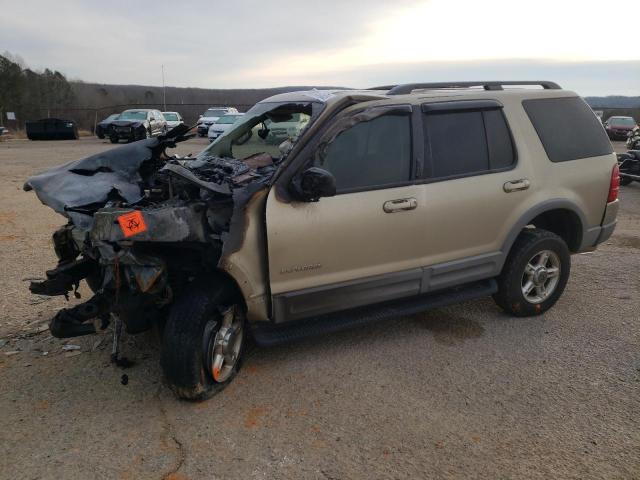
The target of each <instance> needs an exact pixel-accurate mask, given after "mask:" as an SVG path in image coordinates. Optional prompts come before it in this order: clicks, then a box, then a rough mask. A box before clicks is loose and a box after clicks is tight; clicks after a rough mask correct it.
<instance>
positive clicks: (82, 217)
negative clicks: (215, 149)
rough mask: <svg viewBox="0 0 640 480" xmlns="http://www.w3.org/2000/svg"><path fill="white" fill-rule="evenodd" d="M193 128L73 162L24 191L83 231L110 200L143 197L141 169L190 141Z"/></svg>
mask: <svg viewBox="0 0 640 480" xmlns="http://www.w3.org/2000/svg"><path fill="white" fill-rule="evenodd" d="M188 130H189V127H187V126H183V127H182V128H180V127H176V128H174V129H173V130H171V131H170V132H169V133H168V134H166V135H162V136H160V137H157V138H149V139H146V140H140V141H138V142H134V143H130V144H127V145H123V146H121V147H117V148H113V149H111V150H107V151H106V152H102V153H98V154H96V155H92V156H90V157H87V158H84V159H82V160H76V161H74V162H69V163H67V164H65V165H61V166H59V167H55V168H52V169H51V170H47V171H46V172H43V173H40V174H38V175H34V176H33V177H31V178H29V179H28V180H27V181H26V183H25V184H24V190H25V191H30V190H34V191H35V193H36V195H37V196H38V199H39V200H40V201H41V202H42V203H43V204H45V205H48V206H49V207H51V208H52V209H53V210H55V211H56V212H58V213H60V214H61V215H64V216H65V217H67V218H69V219H70V220H72V221H73V223H74V224H75V225H76V226H78V227H80V228H83V229H88V228H90V227H91V224H92V222H93V217H92V214H93V212H94V211H95V210H96V209H97V208H100V207H102V206H104V205H105V204H106V203H107V202H108V201H109V200H118V199H121V200H124V201H126V203H128V204H130V205H132V204H135V203H137V202H139V201H140V200H141V199H142V198H143V194H144V192H143V185H142V180H143V179H142V177H141V176H140V169H141V167H142V166H143V164H144V163H145V162H149V161H151V160H153V159H158V158H159V157H160V155H161V154H162V152H164V149H165V148H167V147H169V146H175V142H178V141H182V140H186V139H187V138H188V137H184V136H183V134H184V133H186V131H188Z"/></svg>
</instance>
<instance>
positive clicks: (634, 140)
mask: <svg viewBox="0 0 640 480" xmlns="http://www.w3.org/2000/svg"><path fill="white" fill-rule="evenodd" d="M627 135H628V136H627V148H628V149H629V150H640V127H635V128H634V129H633V130H631V131H630V132H629V133H628V134H627Z"/></svg>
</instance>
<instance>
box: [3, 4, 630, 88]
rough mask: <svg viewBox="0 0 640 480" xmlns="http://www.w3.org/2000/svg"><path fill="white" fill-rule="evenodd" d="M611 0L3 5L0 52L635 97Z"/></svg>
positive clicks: (89, 69) (271, 78)
mask: <svg viewBox="0 0 640 480" xmlns="http://www.w3.org/2000/svg"><path fill="white" fill-rule="evenodd" d="M627 14H628V12H626V11H625V10H624V9H622V10H620V9H614V8H610V5H609V4H607V3H606V2H604V1H602V0H535V1H529V2H522V1H520V0H482V1H480V0H455V1H452V0H420V1H417V0H395V1H388V0H387V1H376V0H324V1H315V2H309V1H302V0H297V1H293V0H269V1H267V0H260V1H254V0H225V1H220V0H204V1H199V2H189V1H182V2H177V1H172V2H162V1H147V2H139V1H136V0H127V1H125V0H102V1H100V2H98V1H95V2H94V1H89V0H85V1H73V0H65V1H59V2H53V1H51V0H47V1H39V0H26V1H16V0H0V51H4V50H7V51H9V52H11V53H13V54H16V55H19V56H21V57H22V58H23V59H24V60H25V62H26V63H27V65H29V66H30V67H32V68H35V69H41V68H44V67H50V68H53V69H57V70H60V71H61V72H63V73H65V74H66V75H67V76H68V77H70V78H72V79H81V80H84V81H87V82H100V83H119V84H143V85H161V84H162V77H161V65H163V64H164V66H165V78H166V84H167V85H172V86H179V87H187V86H191V87H202V88H240V87H267V86H283V85H336V86H338V85H339V86H348V87H370V86H375V85H380V84H389V83H403V82H416V81H442V80H494V79H502V80H504V79H510V80H523V79H534V80H541V79H545V80H554V81H557V82H558V83H560V84H561V85H562V86H563V87H564V88H568V89H572V90H575V91H577V92H578V93H580V94H582V95H613V94H621V95H640V50H639V49H638V48H637V41H636V38H634V34H633V33H632V30H633V27H631V26H630V25H629V24H627V25H626V26H625V15H627Z"/></svg>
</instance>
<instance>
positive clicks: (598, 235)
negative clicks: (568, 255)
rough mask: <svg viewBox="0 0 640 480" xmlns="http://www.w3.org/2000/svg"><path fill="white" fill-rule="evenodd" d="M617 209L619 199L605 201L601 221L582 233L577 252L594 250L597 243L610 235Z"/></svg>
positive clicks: (613, 227)
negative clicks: (609, 201) (605, 204)
mask: <svg viewBox="0 0 640 480" xmlns="http://www.w3.org/2000/svg"><path fill="white" fill-rule="evenodd" d="M619 209H620V200H615V201H613V202H611V203H607V206H606V207H605V210H604V216H603V217H602V223H601V224H600V225H599V226H597V227H593V228H590V229H589V230H587V231H586V232H585V233H584V237H583V238H582V245H581V246H580V250H579V252H588V251H592V250H595V248H596V247H597V246H598V244H600V243H602V242H605V241H607V240H608V239H609V237H611V235H612V234H613V231H614V230H615V228H616V223H617V220H616V217H617V216H618V210H619Z"/></svg>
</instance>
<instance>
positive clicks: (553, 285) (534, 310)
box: [493, 229, 571, 317]
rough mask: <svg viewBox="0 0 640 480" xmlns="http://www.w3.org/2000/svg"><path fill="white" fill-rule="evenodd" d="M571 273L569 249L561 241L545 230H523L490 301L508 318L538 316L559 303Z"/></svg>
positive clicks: (510, 253)
mask: <svg viewBox="0 0 640 480" xmlns="http://www.w3.org/2000/svg"><path fill="white" fill-rule="evenodd" d="M570 270H571V257H570V254H569V248H568V247H567V244H566V243H565V242H564V240H562V238H560V237H559V236H558V235H556V234H555V233H552V232H549V231H547V230H541V229H530V230H524V231H523V232H522V233H521V234H520V235H519V236H518V238H517V239H516V241H515V243H514V245H513V247H512V248H511V251H510V252H509V256H508V257H507V260H506V261H505V264H504V267H503V269H502V273H501V274H500V276H499V277H498V291H497V292H496V293H495V294H494V295H493V299H494V300H495V302H496V303H497V304H498V306H499V307H500V308H502V309H503V310H504V311H505V312H507V313H510V314H511V315H515V316H518V317H529V316H533V315H540V314H542V313H544V312H546V311H547V310H549V309H550V308H551V307H552V306H553V305H554V304H555V303H556V302H557V301H558V299H559V298H560V295H562V292H563V291H564V288H565V286H566V284H567V280H568V279H569V272H570Z"/></svg>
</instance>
